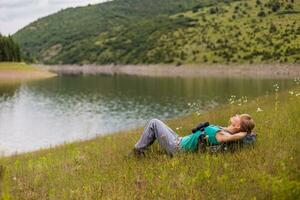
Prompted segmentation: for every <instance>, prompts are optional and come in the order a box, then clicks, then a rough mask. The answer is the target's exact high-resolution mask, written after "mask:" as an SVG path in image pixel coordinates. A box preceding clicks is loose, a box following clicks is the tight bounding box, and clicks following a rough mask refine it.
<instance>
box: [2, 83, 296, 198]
mask: <svg viewBox="0 0 300 200" xmlns="http://www.w3.org/2000/svg"><path fill="white" fill-rule="evenodd" d="M295 82H298V84H299V80H298V79H297V80H296V81H295ZM277 88H278V86H275V87H274V90H275V95H267V96H263V97H260V98H257V99H248V100H245V98H243V99H241V98H240V99H239V98H238V97H237V98H235V99H234V100H233V99H231V100H230V103H229V104H228V105H224V106H221V107H219V108H217V109H214V110H211V111H209V112H207V113H205V114H201V115H200V116H199V115H198V114H197V113H194V114H191V115H188V116H186V117H182V118H180V119H173V120H169V121H167V124H168V125H169V126H170V127H171V128H173V129H174V130H176V131H177V132H178V133H179V134H180V135H186V134H189V133H190V128H191V127H193V126H194V125H196V124H197V123H198V122H199V121H206V120H208V121H210V122H211V123H215V124H220V125H226V124H227V122H228V119H229V117H230V116H231V115H233V114H235V113H249V114H251V115H252V116H253V117H254V119H255V121H256V128H255V131H256V132H257V134H258V141H257V144H256V146H255V148H253V149H252V148H250V149H243V150H242V151H238V152H235V153H224V154H218V155H209V154H198V153H183V154H179V155H178V156H175V157H174V158H169V157H167V156H166V154H164V152H163V151H162V150H161V149H160V148H159V146H158V145H157V144H156V143H155V144H154V145H153V146H152V147H151V148H150V149H149V151H148V152H147V154H146V158H144V159H135V158H133V157H127V154H128V152H129V151H130V150H131V149H132V147H133V145H134V144H135V143H136V142H137V140H138V139H139V136H140V133H141V131H142V130H143V128H142V127H141V128H138V129H136V130H131V131H126V132H120V133H118V134H114V135H108V136H103V137H97V138H95V139H92V140H89V141H81V142H75V143H71V144H65V145H61V146H58V147H55V148H52V149H45V150H40V151H36V152H32V153H26V154H22V155H14V156H11V157H6V158H1V159H0V163H1V166H2V168H1V170H0V171H1V173H0V175H1V176H0V177H1V192H2V194H1V195H2V198H3V199H296V198H298V197H299V195H300V173H299V172H300V171H299V170H300V157H299V153H300V146H299V139H300V125H299V124H300V123H299V122H300V121H299V119H300V87H299V86H296V87H295V88H294V89H293V90H290V91H280V86H279V88H278V89H277Z"/></svg>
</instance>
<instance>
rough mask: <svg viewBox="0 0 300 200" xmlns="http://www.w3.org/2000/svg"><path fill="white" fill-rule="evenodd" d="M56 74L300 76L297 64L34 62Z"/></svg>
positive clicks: (285, 77)
mask: <svg viewBox="0 0 300 200" xmlns="http://www.w3.org/2000/svg"><path fill="white" fill-rule="evenodd" d="M36 66H38V67H40V68H44V69H46V70H48V71H50V72H54V73H57V74H59V75H81V74H83V75H95V74H107V75H118V74H124V75H138V76H152V77H205V76H209V77H232V78H267V79H268V78H280V79H288V78H295V77H299V76H300V64H233V65H223V64H213V65H212V64H210V65H204V64H199V65H196V64H193V65H180V66H176V65H166V64H155V65H93V64H90V65H82V66H80V65H36Z"/></svg>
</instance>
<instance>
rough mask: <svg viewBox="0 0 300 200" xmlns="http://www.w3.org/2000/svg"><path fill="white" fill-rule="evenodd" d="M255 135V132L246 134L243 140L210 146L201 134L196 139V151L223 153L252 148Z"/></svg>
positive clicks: (204, 135)
mask: <svg viewBox="0 0 300 200" xmlns="http://www.w3.org/2000/svg"><path fill="white" fill-rule="evenodd" d="M256 138H257V135H256V133H255V132H251V133H249V134H247V135H246V136H245V137H244V138H242V139H240V140H237V141H230V142H224V143H222V144H219V145H210V144H209V143H208V139H207V137H206V134H205V132H204V133H203V134H201V135H200V136H199V138H198V151H199V152H200V153H205V152H208V153H212V154H214V153H224V152H234V151H237V150H241V149H242V148H247V147H252V148H253V147H254V144H255V142H256Z"/></svg>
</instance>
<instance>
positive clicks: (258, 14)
mask: <svg viewBox="0 0 300 200" xmlns="http://www.w3.org/2000/svg"><path fill="white" fill-rule="evenodd" d="M257 16H258V17H265V16H266V13H265V11H263V10H261V11H259V12H258V13H257Z"/></svg>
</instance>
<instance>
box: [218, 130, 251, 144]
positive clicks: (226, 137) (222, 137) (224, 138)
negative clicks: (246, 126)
mask: <svg viewBox="0 0 300 200" xmlns="http://www.w3.org/2000/svg"><path fill="white" fill-rule="evenodd" d="M246 135H247V132H239V133H236V134H233V135H231V134H230V133H227V132H225V131H222V130H221V131H219V132H218V133H217V135H216V139H217V140H218V142H229V141H235V140H240V139H242V138H243V137H245V136H246Z"/></svg>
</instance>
